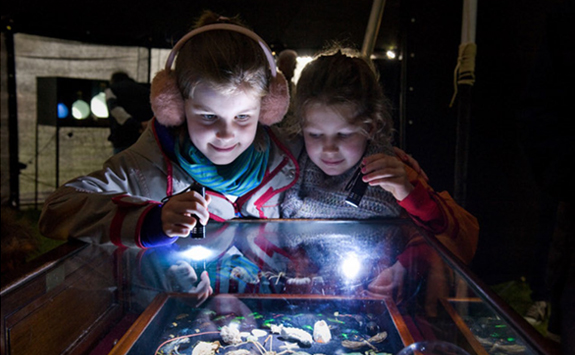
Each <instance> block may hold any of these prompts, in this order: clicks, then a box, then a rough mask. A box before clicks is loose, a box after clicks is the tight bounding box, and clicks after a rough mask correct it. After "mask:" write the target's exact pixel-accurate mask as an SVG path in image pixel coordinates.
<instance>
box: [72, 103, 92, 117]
mask: <svg viewBox="0 0 575 355" xmlns="http://www.w3.org/2000/svg"><path fill="white" fill-rule="evenodd" d="M89 115H90V106H88V103H87V102H86V101H84V100H76V101H74V103H73V104H72V117H74V118H75V119H77V120H83V119H85V118H87V117H88V116H89Z"/></svg>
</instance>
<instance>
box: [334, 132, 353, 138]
mask: <svg viewBox="0 0 575 355" xmlns="http://www.w3.org/2000/svg"><path fill="white" fill-rule="evenodd" d="M337 135H338V136H339V137H340V138H349V137H351V133H338V134H337Z"/></svg>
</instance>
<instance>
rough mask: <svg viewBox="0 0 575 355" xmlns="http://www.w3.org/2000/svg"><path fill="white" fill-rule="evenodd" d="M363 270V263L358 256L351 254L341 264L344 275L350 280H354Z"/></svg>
mask: <svg viewBox="0 0 575 355" xmlns="http://www.w3.org/2000/svg"><path fill="white" fill-rule="evenodd" d="M360 270H361V263H360V262H359V259H358V258H357V255H355V254H354V253H350V254H348V255H347V256H346V258H345V259H344V260H343V263H342V264H341V272H342V274H343V275H344V276H345V277H346V278H347V279H349V280H353V279H354V278H355V277H356V276H357V274H358V273H359V271H360Z"/></svg>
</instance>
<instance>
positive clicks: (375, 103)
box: [291, 48, 393, 145]
mask: <svg viewBox="0 0 575 355" xmlns="http://www.w3.org/2000/svg"><path fill="white" fill-rule="evenodd" d="M378 79H379V78H378V75H377V72H376V70H375V67H374V65H373V63H372V62H371V61H370V60H367V59H365V58H363V57H361V56H359V54H358V52H357V51H355V50H353V49H350V48H332V49H330V50H327V51H325V52H323V53H322V54H320V55H318V56H316V58H315V59H314V60H313V61H311V62H310V63H309V64H307V65H306V67H305V68H304V69H303V70H302V72H301V76H300V78H299V80H298V83H297V90H296V95H295V117H296V120H297V122H296V124H295V125H292V127H291V128H292V129H291V133H294V132H296V131H297V133H298V134H299V133H301V129H302V128H303V127H305V124H306V119H305V114H306V110H307V108H308V107H309V106H310V105H313V104H323V105H326V106H333V107H337V106H339V105H342V104H345V105H351V106H352V107H353V108H354V109H355V115H354V116H353V117H348V122H349V123H350V124H354V125H357V126H361V127H362V128H363V133H364V134H365V135H366V137H367V138H368V139H370V141H371V142H372V144H377V145H386V144H388V143H391V140H392V137H393V120H392V118H391V105H390V102H389V100H388V98H387V97H386V96H385V95H384V93H383V89H382V87H381V86H380V85H379V80H378ZM294 129H295V130H294Z"/></svg>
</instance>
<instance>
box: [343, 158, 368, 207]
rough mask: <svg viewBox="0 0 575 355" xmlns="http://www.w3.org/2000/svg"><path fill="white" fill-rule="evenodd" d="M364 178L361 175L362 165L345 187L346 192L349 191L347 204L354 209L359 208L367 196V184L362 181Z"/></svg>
mask: <svg viewBox="0 0 575 355" xmlns="http://www.w3.org/2000/svg"><path fill="white" fill-rule="evenodd" d="M362 177H363V174H362V173H361V165H360V166H359V167H358V168H357V170H356V171H355V173H354V174H353V176H352V177H351V180H349V182H348V183H347V185H346V187H345V189H346V190H349V195H347V198H346V199H345V203H347V204H348V205H351V206H353V207H358V206H359V203H360V202H361V199H362V198H363V195H364V194H365V190H366V189H367V183H366V182H364V181H363V180H362V179H361V178H362Z"/></svg>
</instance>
